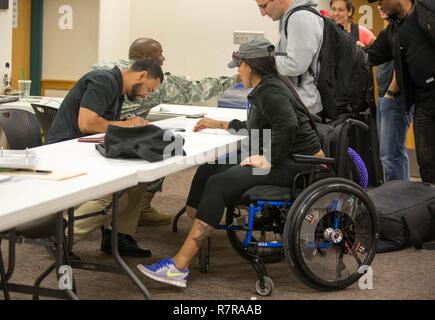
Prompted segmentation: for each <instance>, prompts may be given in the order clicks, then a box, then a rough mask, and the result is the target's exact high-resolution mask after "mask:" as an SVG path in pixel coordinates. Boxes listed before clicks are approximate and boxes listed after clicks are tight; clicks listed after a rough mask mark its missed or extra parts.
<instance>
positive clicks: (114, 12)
mask: <svg viewBox="0 0 435 320" xmlns="http://www.w3.org/2000/svg"><path fill="white" fill-rule="evenodd" d="M129 47H130V0H102V1H100V22H99V39H98V60H116V59H120V58H127V57H128V48H129Z"/></svg>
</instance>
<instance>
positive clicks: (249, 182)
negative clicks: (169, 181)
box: [187, 159, 313, 228]
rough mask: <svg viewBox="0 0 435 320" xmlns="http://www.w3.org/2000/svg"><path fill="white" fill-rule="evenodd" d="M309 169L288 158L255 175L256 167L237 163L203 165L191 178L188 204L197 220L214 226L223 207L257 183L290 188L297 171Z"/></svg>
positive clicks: (233, 201)
mask: <svg viewBox="0 0 435 320" xmlns="http://www.w3.org/2000/svg"><path fill="white" fill-rule="evenodd" d="M311 169H313V166H312V165H307V164H300V163H296V162H294V161H293V160H291V159H286V160H285V161H284V162H283V163H282V164H281V165H279V166H277V167H273V168H272V169H271V170H270V172H269V173H268V174H267V175H254V174H253V173H258V169H256V171H257V172H253V168H251V167H241V166H240V165H218V164H206V165H202V166H200V167H199V169H198V171H197V172H196V174H195V177H194V178H193V181H192V186H191V188H190V192H189V197H188V199H187V205H188V206H189V207H192V208H195V209H197V215H196V219H199V220H201V221H203V222H205V223H206V224H208V225H209V226H212V227H214V228H216V227H217V226H218V225H219V223H220V221H221V220H222V217H223V215H224V211H225V207H227V206H234V205H236V204H237V201H238V200H239V199H240V198H241V197H242V195H243V194H244V193H245V192H246V191H248V190H249V189H251V188H253V187H255V186H259V185H273V186H283V187H289V186H291V183H292V181H293V178H294V177H295V176H296V175H297V174H298V173H300V172H302V171H308V170H311ZM264 172H265V171H264Z"/></svg>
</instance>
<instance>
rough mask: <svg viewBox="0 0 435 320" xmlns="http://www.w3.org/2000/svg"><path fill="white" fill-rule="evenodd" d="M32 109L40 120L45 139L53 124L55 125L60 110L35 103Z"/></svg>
mask: <svg viewBox="0 0 435 320" xmlns="http://www.w3.org/2000/svg"><path fill="white" fill-rule="evenodd" d="M32 108H33V110H34V111H35V115H36V118H38V121H39V123H40V124H41V127H42V131H43V133H44V137H45V136H46V134H47V132H48V130H49V129H50V127H51V124H52V123H53V120H54V118H55V117H56V114H57V111H58V109H56V108H53V107H49V106H45V105H42V104H34V103H32Z"/></svg>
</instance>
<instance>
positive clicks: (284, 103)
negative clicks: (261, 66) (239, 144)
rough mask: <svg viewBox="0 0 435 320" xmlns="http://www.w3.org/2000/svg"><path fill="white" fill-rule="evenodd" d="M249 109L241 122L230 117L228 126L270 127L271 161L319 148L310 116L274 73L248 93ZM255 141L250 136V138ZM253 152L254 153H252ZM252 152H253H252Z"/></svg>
mask: <svg viewBox="0 0 435 320" xmlns="http://www.w3.org/2000/svg"><path fill="white" fill-rule="evenodd" d="M248 101H249V104H250V106H251V107H250V109H249V111H248V112H249V113H248V119H247V121H245V122H241V121H239V120H233V121H231V122H230V124H229V129H233V130H236V131H239V130H241V129H248V131H249V133H250V134H251V132H252V131H251V130H253V129H259V130H260V153H261V154H262V151H263V146H262V144H261V142H262V139H261V132H262V130H264V129H271V132H272V141H271V148H272V150H271V154H272V156H271V157H272V159H271V163H272V165H273V166H277V165H279V164H280V163H281V162H283V161H284V160H285V159H286V158H290V156H291V155H292V154H303V155H314V154H315V153H317V152H318V151H319V150H320V142H319V139H318V137H317V134H316V132H315V131H314V129H313V128H312V126H311V123H310V119H309V117H308V115H307V113H306V112H308V111H304V110H303V109H302V108H305V107H303V106H301V105H300V104H298V103H296V102H295V98H294V97H293V96H292V93H291V92H290V89H289V88H288V87H287V86H286V84H285V83H284V82H283V81H282V80H281V79H279V78H277V77H275V76H266V77H264V78H263V80H262V82H261V83H260V84H259V85H258V86H257V87H255V88H254V90H253V91H252V92H251V94H250V95H249V96H248ZM253 140H255V138H254V139H253V138H252V134H251V141H253ZM253 153H254V152H253ZM253 155H254V154H253Z"/></svg>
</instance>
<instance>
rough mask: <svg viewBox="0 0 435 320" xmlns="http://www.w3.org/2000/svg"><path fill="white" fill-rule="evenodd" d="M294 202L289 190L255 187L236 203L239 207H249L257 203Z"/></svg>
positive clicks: (273, 187) (274, 187)
mask: <svg viewBox="0 0 435 320" xmlns="http://www.w3.org/2000/svg"><path fill="white" fill-rule="evenodd" d="M289 200H294V199H292V197H291V188H286V187H277V186H257V187H254V188H251V189H249V190H248V191H246V192H245V194H244V195H243V196H242V197H241V198H240V200H239V201H238V202H239V203H238V204H239V205H250V204H251V203H255V202H257V201H275V202H286V201H289Z"/></svg>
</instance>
